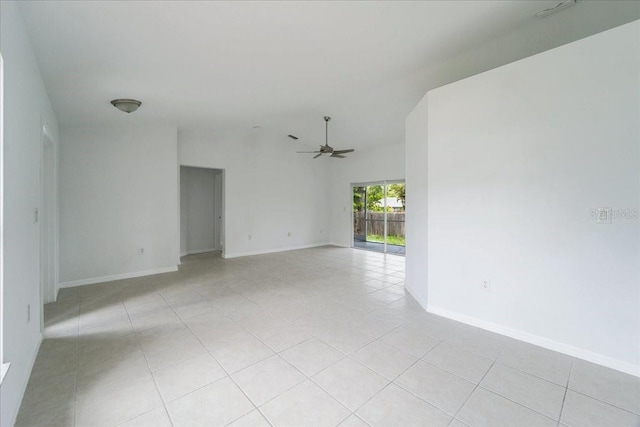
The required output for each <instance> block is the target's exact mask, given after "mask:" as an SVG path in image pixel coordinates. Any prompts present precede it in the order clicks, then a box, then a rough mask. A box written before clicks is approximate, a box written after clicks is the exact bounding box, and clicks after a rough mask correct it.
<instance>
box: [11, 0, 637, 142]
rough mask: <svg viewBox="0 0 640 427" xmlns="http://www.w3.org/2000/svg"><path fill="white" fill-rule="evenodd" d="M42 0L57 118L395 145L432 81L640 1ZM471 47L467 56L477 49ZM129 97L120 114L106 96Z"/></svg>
mask: <svg viewBox="0 0 640 427" xmlns="http://www.w3.org/2000/svg"><path fill="white" fill-rule="evenodd" d="M558 1H559V0H554V1H542V0H536V1H425V2H419V1H407V2H401V1H388V2H384V1H375V2H369V1H353V2H337V1H336V2H329V1H323V2H315V1H299V2H293V1H284V2H268V1H254V2H240V1H233V2H221V1H209V2H207V1H198V2H190V1H155V2H143V1H103V2H98V1H40V2H36V1H33V2H21V4H20V8H21V12H22V14H23V17H24V19H25V23H26V25H27V28H28V31H29V33H30V37H31V39H32V42H33V44H34V47H35V50H36V55H37V57H38V61H39V65H40V68H41V72H42V74H43V77H44V80H45V84H46V86H47V89H48V92H49V95H50V97H51V101H52V103H53V106H54V109H55V111H56V113H57V115H58V119H59V121H60V123H61V124H62V125H70V126H75V125H83V124H100V123H105V124H108V123H119V122H120V121H122V120H128V121H131V120H136V121H140V122H154V121H162V122H165V123H170V124H175V125H178V126H179V127H207V128H209V127H211V128H219V129H245V128H246V129H249V128H252V127H253V126H262V127H263V128H270V129H273V130H275V131H278V132H282V134H283V137H286V135H287V134H289V133H293V134H295V135H297V136H298V137H300V139H301V143H314V144H315V143H316V142H318V143H319V142H322V140H323V133H324V122H323V120H322V116H324V115H327V114H328V115H331V116H333V118H334V120H333V121H332V122H331V126H332V128H331V131H332V141H333V142H335V143H336V144H337V145H339V146H346V145H349V146H355V147H357V148H363V147H366V146H371V145H381V144H388V143H399V142H402V141H403V139H404V136H403V132H404V119H405V117H406V115H407V114H408V113H409V111H411V109H412V108H413V107H414V106H415V104H416V103H417V102H418V101H419V100H420V98H421V97H422V96H423V95H424V93H425V92H426V91H427V90H428V89H431V88H433V87H435V86H437V85H439V84H443V83H447V82H448V81H452V80H455V79H457V78H461V77H465V76H467V75H469V74H470V73H475V72H479V71H484V70H485V69H488V68H491V67H493V66H497V65H502V64H501V63H500V62H501V61H502V62H504V61H507V62H508V61H511V60H515V59H519V58H520V57H524V56H528V55H530V54H533V53H537V52H540V51H543V50H546V49H549V48H551V47H555V46H557V45H560V44H563V43H567V42H570V41H573V40H576V39H579V38H582V37H585V36H587V35H590V34H593V33H596V32H599V31H603V30H605V29H608V28H611V27H614V26H617V25H620V24H623V23H626V22H628V21H631V20H634V19H638V17H640V2H633V1H630V2H624V1H601V2H597V1H579V2H578V3H577V4H576V5H575V6H573V7H571V8H569V9H566V10H564V11H562V12H559V13H557V14H554V15H552V16H549V17H547V18H543V19H541V18H537V17H535V16H534V15H535V13H536V12H537V11H539V10H541V9H544V8H547V7H550V6H553V5H555V4H557V2H558ZM474 52H476V55H475V56H474ZM122 97H125V98H129V97H131V98H137V99H140V100H141V101H142V102H143V105H142V107H141V108H140V110H139V111H138V112H136V113H135V114H132V115H130V116H128V117H126V118H125V116H124V115H123V113H121V112H119V111H117V110H115V109H114V108H113V107H112V106H111V105H110V104H109V101H110V100H111V99H114V98H122Z"/></svg>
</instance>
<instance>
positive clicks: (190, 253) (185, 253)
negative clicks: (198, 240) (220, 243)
mask: <svg viewBox="0 0 640 427" xmlns="http://www.w3.org/2000/svg"><path fill="white" fill-rule="evenodd" d="M207 252H221V250H219V249H215V248H210V249H196V250H195V251H186V252H182V253H180V256H181V257H183V256H187V255H197V254H205V253H207Z"/></svg>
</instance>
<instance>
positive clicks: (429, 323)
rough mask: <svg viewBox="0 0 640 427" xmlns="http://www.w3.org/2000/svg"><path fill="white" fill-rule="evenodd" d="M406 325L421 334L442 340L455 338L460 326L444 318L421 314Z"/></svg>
mask: <svg viewBox="0 0 640 427" xmlns="http://www.w3.org/2000/svg"><path fill="white" fill-rule="evenodd" d="M406 325H407V327H408V328H410V329H412V330H414V331H417V332H420V333H421V334H424V335H428V336H430V337H433V338H436V339H438V340H442V339H444V338H449V337H451V336H453V335H454V334H455V333H456V332H457V331H458V328H459V325H460V324H459V323H458V322H455V321H453V320H451V319H447V318H445V317H442V316H436V315H435V314H431V313H425V312H421V313H420V314H419V315H418V316H416V317H415V318H414V319H412V320H410V321H409V322H407V324H406Z"/></svg>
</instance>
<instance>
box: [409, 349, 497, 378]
mask: <svg viewBox="0 0 640 427" xmlns="http://www.w3.org/2000/svg"><path fill="white" fill-rule="evenodd" d="M422 360H423V361H425V362H427V363H430V364H432V365H434V366H437V367H438V368H440V369H443V370H445V371H447V372H450V373H452V374H455V375H457V376H459V377H462V378H464V379H465V380H467V381H471V382H472V383H474V384H478V383H479V382H480V380H481V379H482V377H484V375H485V374H486V373H487V372H488V371H489V368H491V365H492V364H493V360H491V359H487V358H486V357H483V356H480V355H478V354H475V353H472V352H470V351H467V350H464V349H461V348H458V347H453V346H450V345H449V344H446V343H440V344H439V345H438V346H437V347H436V348H434V349H433V350H431V351H430V352H429V353H427V355H426V356H424V357H423V358H422Z"/></svg>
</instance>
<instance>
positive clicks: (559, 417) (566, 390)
mask: <svg viewBox="0 0 640 427" xmlns="http://www.w3.org/2000/svg"><path fill="white" fill-rule="evenodd" d="M574 363H575V361H574V360H573V359H572V360H571V368H570V369H569V377H568V378H567V385H566V386H565V388H564V396H563V397H562V405H561V406H560V415H558V427H560V423H561V422H562V413H563V412H564V403H565V402H566V401H567V394H568V392H569V383H570V382H571V375H573V365H574Z"/></svg>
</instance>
